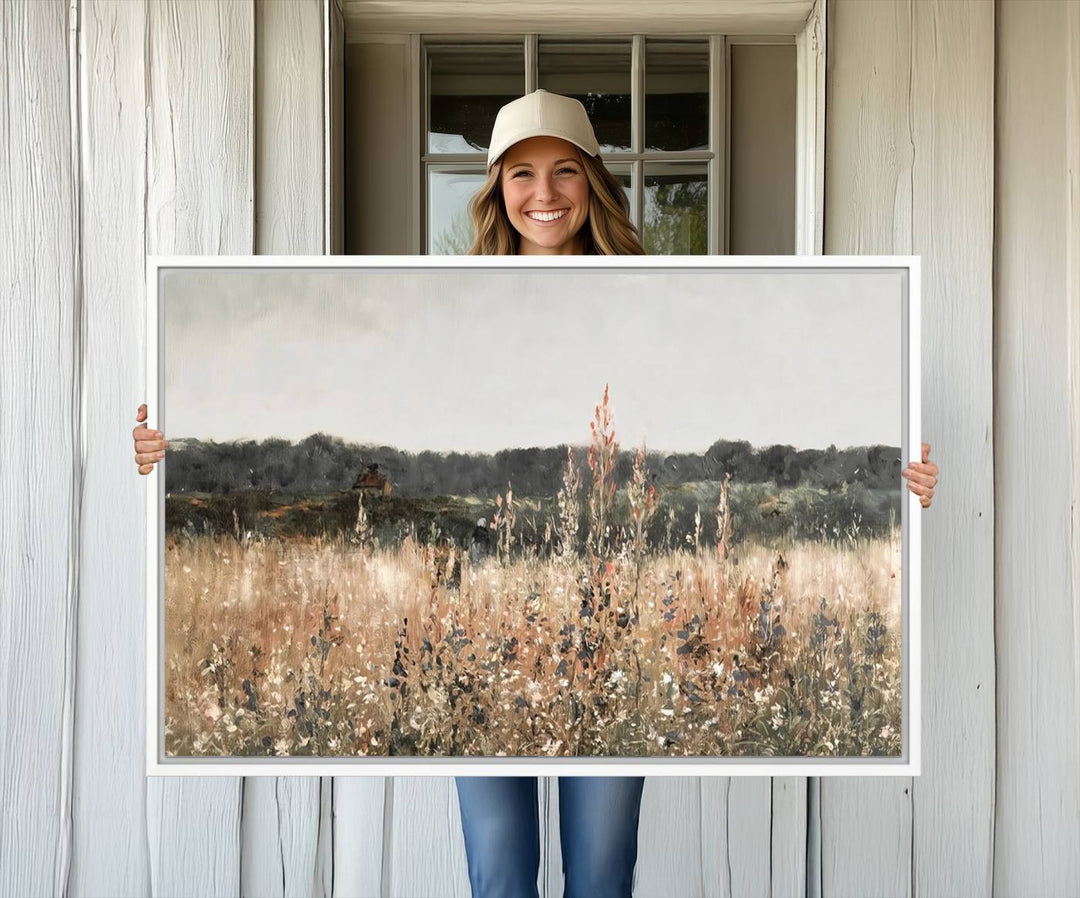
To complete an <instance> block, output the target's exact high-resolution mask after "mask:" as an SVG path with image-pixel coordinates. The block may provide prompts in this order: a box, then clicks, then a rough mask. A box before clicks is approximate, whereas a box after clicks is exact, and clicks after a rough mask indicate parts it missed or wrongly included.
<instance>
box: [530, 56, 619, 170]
mask: <svg viewBox="0 0 1080 898" xmlns="http://www.w3.org/2000/svg"><path fill="white" fill-rule="evenodd" d="M537 76H538V86H539V87H541V88H543V89H544V90H549V91H551V92H552V93H556V94H564V95H565V96H568V97H573V98H574V99H576V100H580V101H581V103H582V105H583V106H584V107H585V111H586V112H587V113H588V114H589V119H590V121H592V126H593V130H594V131H595V132H596V139H597V141H598V142H599V143H600V152H601V153H611V152H617V151H619V150H623V151H628V150H629V149H630V41H618V42H614V43H613V42H592V41H590V42H589V43H587V44H582V43H574V42H570V41H553V40H547V41H540V43H539V60H538V72H537Z"/></svg>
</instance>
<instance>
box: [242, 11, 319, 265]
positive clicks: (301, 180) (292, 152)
mask: <svg viewBox="0 0 1080 898" xmlns="http://www.w3.org/2000/svg"><path fill="white" fill-rule="evenodd" d="M323 90H324V86H323V4H322V0H259V2H258V3H257V4H256V5H255V101H256V105H255V172H256V180H255V252H256V253H258V254H260V255H262V254H266V253H278V254H283V255H307V254H311V253H316V254H319V253H322V252H323V251H324V249H323V245H324V242H325V241H324V196H323V192H324V191H323V180H324V179H323V177H320V173H321V172H323V170H324V168H325V158H324V152H323V139H324V136H325V133H324V132H325V129H324V127H323V124H324V123H323V117H324V105H323Z"/></svg>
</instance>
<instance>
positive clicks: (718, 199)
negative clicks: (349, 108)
mask: <svg viewBox="0 0 1080 898" xmlns="http://www.w3.org/2000/svg"><path fill="white" fill-rule="evenodd" d="M825 3H826V0H816V2H815V4H814V6H813V9H812V11H811V13H810V15H809V16H808V17H807V19H806V21H805V22H804V23H803V27H802V29H801V30H800V31H798V32H795V33H775V34H760V35H759V34H715V33H714V34H709V35H708V36H707V38H706V39H707V41H708V58H709V124H708V129H709V132H708V133H709V144H710V147H711V149H709V150H705V151H701V150H689V151H675V152H662V153H661V152H656V153H645V152H642V146H643V142H644V99H645V93H644V89H645V84H644V75H645V73H644V62H645V42H646V40H648V39H654V40H658V41H669V40H670V41H677V40H679V39H684V40H685V39H697V40H700V39H701V38H702V35H701V34H700V33H697V34H694V33H691V32H678V33H675V32H673V33H670V34H668V33H660V32H657V33H649V34H645V33H635V34H633V35H626V34H614V33H606V32H605V33H601V32H594V33H585V34H579V33H574V34H563V33H560V32H554V31H553V32H546V31H543V32H539V31H537V32H529V33H524V32H517V33H515V32H508V33H490V34H453V33H443V32H440V33H425V34H423V35H421V34H416V33H414V34H410V35H409V48H410V54H409V55H410V67H409V68H410V72H409V77H410V81H411V83H410V95H411V97H412V104H411V105H412V109H411V113H412V115H411V117H410V124H409V141H410V147H409V153H410V159H412V160H413V163H412V165H411V171H412V178H411V181H412V189H411V193H412V197H411V202H410V215H409V218H410V243H411V246H410V251H411V252H413V253H414V254H417V255H420V254H423V255H427V254H428V243H429V240H430V235H429V233H428V166H429V165H430V164H443V163H446V164H458V165H469V164H476V163H477V162H480V163H482V162H483V160H484V155H483V154H480V153H472V154H464V153H439V154H433V153H429V152H428V151H427V134H428V126H429V121H428V115H429V111H430V107H429V103H428V97H429V67H428V50H429V48H431V47H436V46H439V45H461V44H466V45H467V44H491V43H509V42H518V41H520V42H521V43H522V46H523V52H524V60H525V91H526V93H529V92H531V91H533V90H535V89H536V87H537V81H538V64H539V41H540V39H541V37H543V38H551V39H554V40H558V41H560V42H572V41H574V40H580V41H582V42H583V43H593V42H597V41H601V40H605V39H607V40H611V39H623V40H625V39H626V38H627V37H629V38H630V40H631V142H632V146H631V152H629V153H609V154H605V156H604V159H605V162H607V161H610V162H611V163H613V164H617V163H630V165H631V185H632V195H633V204H632V206H633V208H632V209H631V219H632V220H633V221H634V223H635V224H637V225H638V226H639V227H640V226H641V221H642V216H643V212H644V189H643V186H644V166H645V163H647V162H651V161H658V162H660V161H662V162H668V161H671V162H677V161H698V162H705V163H706V166H707V191H708V198H709V199H708V207H709V208H708V237H707V245H706V252H707V253H708V254H709V255H728V254H729V240H728V232H729V216H730V208H729V203H728V200H727V198H728V195H729V186H728V185H729V183H730V155H731V154H730V151H729V146H730V135H731V129H730V108H731V106H730V84H731V55H732V54H731V47H732V46H733V45H735V44H782V45H791V44H794V46H795V48H796V165H795V172H796V229H795V231H796V239H795V253H796V254H820V253H821V252H822V251H823V215H822V210H823V205H824V180H825V173H824V165H825V152H824V139H825V129H824V125H825Z"/></svg>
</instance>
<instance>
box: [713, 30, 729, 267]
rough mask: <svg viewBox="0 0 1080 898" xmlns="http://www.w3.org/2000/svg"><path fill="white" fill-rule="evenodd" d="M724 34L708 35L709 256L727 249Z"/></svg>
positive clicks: (725, 67)
mask: <svg viewBox="0 0 1080 898" xmlns="http://www.w3.org/2000/svg"><path fill="white" fill-rule="evenodd" d="M725 43H726V42H725V40H724V37H723V35H713V36H712V37H710V38H709V149H710V150H712V154H713V156H712V160H711V161H710V162H709V175H708V197H709V240H708V252H709V254H710V255H722V254H725V253H726V252H727V249H726V247H727V215H726V214H725V210H726V209H727V158H728V153H727V128H726V127H725V122H726V121H727V106H728V104H727V99H726V98H727V80H728V79H727V54H726V53H725Z"/></svg>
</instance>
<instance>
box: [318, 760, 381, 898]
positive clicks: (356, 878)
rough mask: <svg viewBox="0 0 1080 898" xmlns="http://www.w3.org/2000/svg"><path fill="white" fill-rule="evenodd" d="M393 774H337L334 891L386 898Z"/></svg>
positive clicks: (360, 897) (335, 788)
mask: <svg viewBox="0 0 1080 898" xmlns="http://www.w3.org/2000/svg"><path fill="white" fill-rule="evenodd" d="M393 782H394V780H393V777H385V776H354V777H335V778H334V780H333V783H334V894H335V895H338V896H346V895H347V896H355V898H382V896H383V895H385V894H387V892H386V891H384V890H383V887H382V881H383V858H384V856H385V855H388V854H389V848H388V847H387V846H385V845H384V837H383V832H384V827H385V826H387V825H388V823H389V820H388V813H387V812H388V811H389V810H391V808H390V806H389V805H388V804H387V792H388V791H390V790H391V789H392V786H393ZM384 821H385V822H384Z"/></svg>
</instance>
